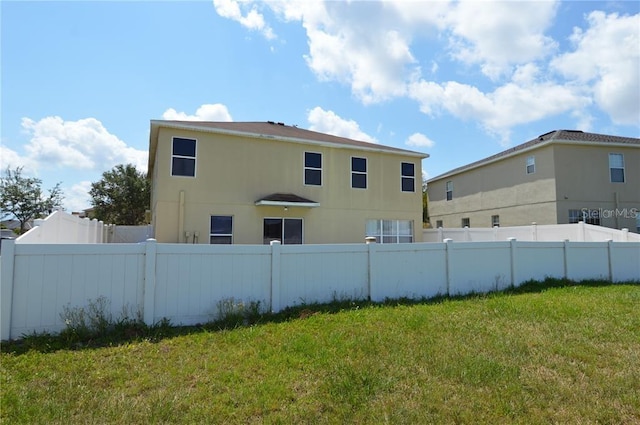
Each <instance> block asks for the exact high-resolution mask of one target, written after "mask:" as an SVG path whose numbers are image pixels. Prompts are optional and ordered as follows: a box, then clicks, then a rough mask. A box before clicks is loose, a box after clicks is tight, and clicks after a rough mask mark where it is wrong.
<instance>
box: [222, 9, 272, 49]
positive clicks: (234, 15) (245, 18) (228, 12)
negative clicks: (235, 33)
mask: <svg viewBox="0 0 640 425" xmlns="http://www.w3.org/2000/svg"><path fill="white" fill-rule="evenodd" d="M241 5H242V7H241ZM213 6H214V7H215V9H216V12H217V13H218V14H219V15H220V16H222V17H224V18H228V19H231V20H234V21H236V22H238V23H240V25H242V26H243V27H245V28H247V29H250V30H253V31H259V32H261V33H262V35H263V36H264V37H265V38H266V39H268V40H272V39H274V38H275V37H276V36H275V34H274V33H273V30H272V29H271V27H270V26H269V25H267V24H266V23H265V21H264V16H263V15H262V14H261V13H260V12H258V10H257V7H256V5H252V6H251V5H249V3H248V2H239V1H236V0H213ZM247 6H251V8H250V9H249V8H248V7H247ZM242 9H244V11H245V13H244V14H243V10H242ZM247 9H249V10H247Z"/></svg>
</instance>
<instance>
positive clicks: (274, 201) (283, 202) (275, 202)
mask: <svg viewBox="0 0 640 425" xmlns="http://www.w3.org/2000/svg"><path fill="white" fill-rule="evenodd" d="M256 205H258V206H260V205H270V206H283V207H308V208H313V207H319V206H320V204H319V203H318V202H316V201H312V200H311V199H307V198H303V197H302V196H298V195H295V194H293V193H273V194H271V195H267V196H265V197H262V198H260V199H258V200H257V201H256Z"/></svg>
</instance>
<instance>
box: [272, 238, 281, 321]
mask: <svg viewBox="0 0 640 425" xmlns="http://www.w3.org/2000/svg"><path fill="white" fill-rule="evenodd" d="M281 248H282V246H281V245H280V241H271V296H270V298H271V312H272V313H277V312H279V311H280V265H281V264H280V249H281Z"/></svg>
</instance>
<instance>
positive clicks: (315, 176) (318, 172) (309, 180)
mask: <svg viewBox="0 0 640 425" xmlns="http://www.w3.org/2000/svg"><path fill="white" fill-rule="evenodd" d="M304 184H306V185H309V186H322V154H321V153H318V152H305V153H304Z"/></svg>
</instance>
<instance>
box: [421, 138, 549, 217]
mask: <svg viewBox="0 0 640 425" xmlns="http://www.w3.org/2000/svg"><path fill="white" fill-rule="evenodd" d="M530 156H534V157H535V172H534V173H531V174H527V169H526V165H527V158H528V157H530ZM553 173H554V158H553V150H552V148H551V147H548V146H547V147H542V148H540V149H536V150H533V151H528V152H523V153H521V154H519V155H515V156H512V157H508V158H504V159H501V160H498V161H495V162H494V163H492V164H490V165H488V166H484V167H479V168H475V169H470V170H468V171H464V172H461V173H459V174H455V175H452V176H449V177H443V178H442V179H439V180H436V181H432V182H429V184H428V193H429V217H430V221H431V225H432V226H434V227H435V226H436V223H437V221H438V220H442V222H443V226H444V227H461V225H462V218H469V220H470V226H471V227H491V224H492V222H491V216H493V215H498V216H499V217H500V225H501V226H519V225H525V224H531V222H537V223H539V224H553V223H555V221H556V206H555V200H556V188H555V181H554V179H553ZM448 181H451V182H453V199H451V200H449V201H447V200H446V182H448Z"/></svg>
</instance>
